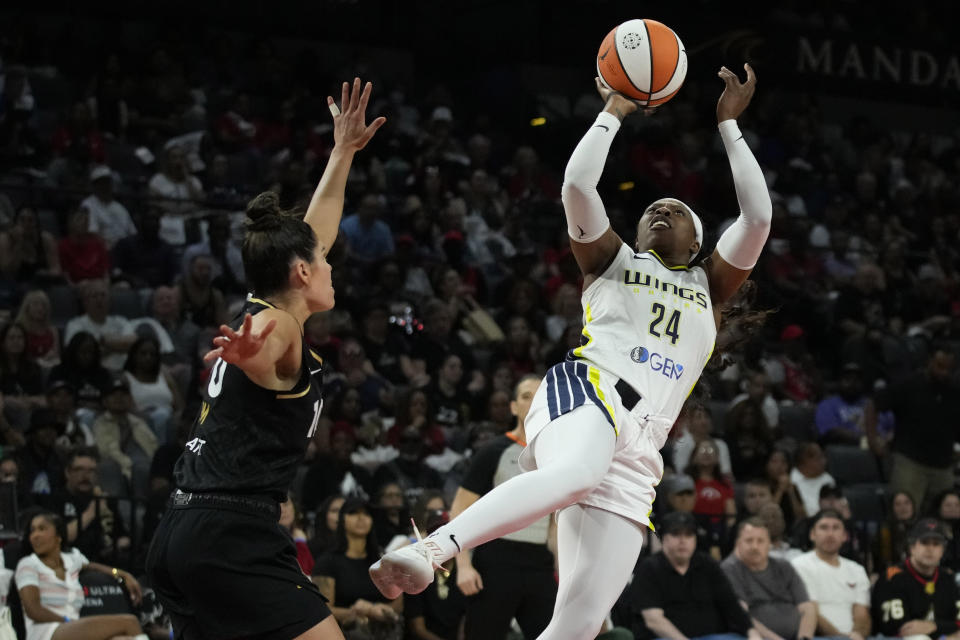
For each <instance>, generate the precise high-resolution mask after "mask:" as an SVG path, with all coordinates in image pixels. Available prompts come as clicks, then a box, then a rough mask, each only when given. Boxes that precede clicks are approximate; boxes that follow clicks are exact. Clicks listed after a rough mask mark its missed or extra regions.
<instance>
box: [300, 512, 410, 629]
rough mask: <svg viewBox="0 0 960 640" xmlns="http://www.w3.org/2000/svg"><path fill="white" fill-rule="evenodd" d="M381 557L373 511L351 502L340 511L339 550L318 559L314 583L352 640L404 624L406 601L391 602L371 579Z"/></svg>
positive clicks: (399, 599) (314, 571)
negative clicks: (372, 566) (371, 568)
mask: <svg viewBox="0 0 960 640" xmlns="http://www.w3.org/2000/svg"><path fill="white" fill-rule="evenodd" d="M379 557H380V547H379V546H378V544H377V539H376V536H375V535H374V533H373V518H372V517H371V516H370V510H369V507H368V506H367V504H366V503H365V502H364V501H363V500H361V499H358V498H347V500H346V501H345V502H344V503H343V506H342V507H340V519H339V521H338V522H337V547H336V549H335V550H334V551H332V552H330V553H327V554H324V555H322V556H320V557H319V558H317V563H316V565H314V567H313V579H314V582H316V584H317V587H319V588H320V593H322V594H323V595H324V597H325V598H327V602H329V603H330V610H331V611H332V612H333V615H334V616H336V618H337V622H339V623H340V627H341V628H342V629H343V630H344V631H345V634H344V635H345V637H346V638H347V639H348V640H351V639H352V638H360V637H361V636H360V633H359V632H360V631H367V632H368V633H369V632H371V631H374V630H377V631H378V632H379V633H388V632H389V630H390V629H394V628H396V627H397V626H399V625H401V624H402V622H401V620H400V613H401V612H402V610H403V598H397V599H396V600H393V601H387V600H386V599H385V598H384V597H383V595H381V594H380V591H379V590H378V589H377V588H376V587H375V586H374V585H373V583H372V582H371V581H370V577H369V576H368V575H367V567H368V566H369V565H370V563H372V562H375V561H376V560H377V559H378V558H379ZM354 630H356V631H357V633H356V634H354V633H352V632H353V631H354ZM400 633H402V631H400ZM365 637H369V636H365ZM388 637H389V636H388ZM397 637H399V635H398V636H397Z"/></svg>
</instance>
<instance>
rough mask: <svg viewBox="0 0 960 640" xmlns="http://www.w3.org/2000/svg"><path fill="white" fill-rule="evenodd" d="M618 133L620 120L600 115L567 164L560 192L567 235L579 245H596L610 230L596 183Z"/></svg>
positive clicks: (604, 114) (610, 115)
mask: <svg viewBox="0 0 960 640" xmlns="http://www.w3.org/2000/svg"><path fill="white" fill-rule="evenodd" d="M619 130H620V121H619V120H618V119H617V117H616V116H614V115H613V114H610V113H607V112H605V111H604V112H601V113H600V115H598V116H597V119H596V121H594V123H593V124H592V125H591V126H590V129H589V130H588V131H587V133H586V135H584V136H583V138H582V139H581V140H580V144H578V145H577V148H576V149H574V150H573V155H571V156H570V160H569V162H567V170H566V171H565V172H564V174H563V190H562V192H561V193H562V197H563V209H564V211H565V212H566V214H567V233H568V234H569V235H570V237H571V238H572V239H573V240H575V241H576V242H593V241H594V240H596V239H597V238H599V237H600V236H602V235H603V234H604V232H605V231H606V230H607V229H609V228H610V220H609V219H608V218H607V211H606V209H604V208H603V201H601V200H600V194H599V193H597V183H598V182H600V174H602V173H603V166H604V165H605V164H606V162H607V153H609V152H610V143H611V142H613V138H614V136H616V135H617V131H619Z"/></svg>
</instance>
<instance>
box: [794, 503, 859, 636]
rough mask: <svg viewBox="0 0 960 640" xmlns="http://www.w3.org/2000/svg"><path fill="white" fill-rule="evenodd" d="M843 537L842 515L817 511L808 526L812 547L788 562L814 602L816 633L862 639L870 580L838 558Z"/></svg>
mask: <svg viewBox="0 0 960 640" xmlns="http://www.w3.org/2000/svg"><path fill="white" fill-rule="evenodd" d="M846 539H847V531H846V525H845V524H844V519H843V516H841V515H840V514H839V513H837V512H836V511H830V510H825V511H820V512H819V513H817V514H816V515H815V516H814V517H813V523H812V527H811V528H810V541H811V542H813V550H812V551H808V552H806V553H804V554H803V555H801V556H799V557H796V558H794V559H793V560H792V561H791V564H792V565H793V568H794V569H796V570H797V573H798V574H800V578H801V579H802V580H803V584H804V586H805V587H806V588H807V594H808V595H809V596H810V599H811V600H812V601H813V602H815V603H816V605H817V629H818V632H819V635H821V636H833V637H836V636H846V637H848V638H850V639H851V640H863V639H864V638H866V637H867V636H869V635H870V579H869V578H868V577H867V572H866V571H865V570H864V568H863V567H862V566H861V565H859V564H857V563H856V562H853V561H851V560H847V559H846V558H842V557H840V547H841V546H842V545H843V543H844V542H845V541H846Z"/></svg>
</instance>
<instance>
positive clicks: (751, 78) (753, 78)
mask: <svg viewBox="0 0 960 640" xmlns="http://www.w3.org/2000/svg"><path fill="white" fill-rule="evenodd" d="M743 68H744V69H746V70H747V82H746V84H749V85H755V84H757V74H756V73H754V71H753V67H751V66H750V63H749V62H744V63H743Z"/></svg>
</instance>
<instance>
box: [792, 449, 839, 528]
mask: <svg viewBox="0 0 960 640" xmlns="http://www.w3.org/2000/svg"><path fill="white" fill-rule="evenodd" d="M790 482H792V483H793V486H795V487H796V488H797V493H799V495H800V500H802V501H803V509H804V511H805V512H806V513H809V514H814V513H816V512H817V511H819V510H820V489H822V488H823V487H824V486H826V485H836V484H837V481H836V480H834V479H833V476H831V475H830V474H829V473H827V457H826V456H825V455H824V454H823V449H821V448H820V445H818V444H817V443H815V442H807V443H804V444H803V445H801V446H800V451H799V452H798V453H797V466H796V467H794V469H793V471H791V472H790Z"/></svg>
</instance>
